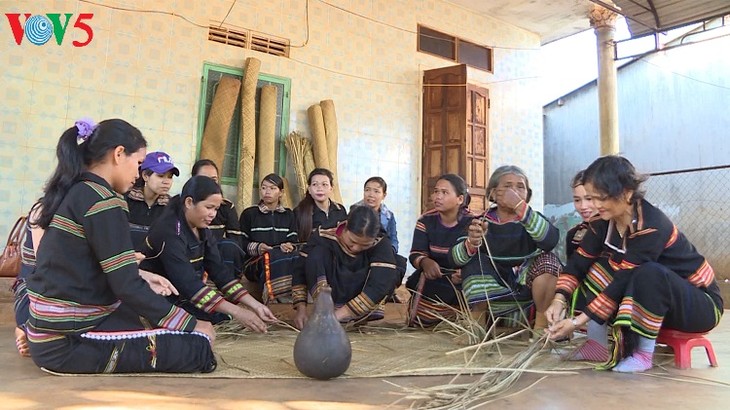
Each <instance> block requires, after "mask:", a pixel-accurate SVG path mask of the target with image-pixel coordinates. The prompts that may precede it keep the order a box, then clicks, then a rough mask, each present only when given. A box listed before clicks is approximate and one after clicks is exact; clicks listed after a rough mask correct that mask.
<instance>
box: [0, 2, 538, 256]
mask: <svg viewBox="0 0 730 410" xmlns="http://www.w3.org/2000/svg"><path fill="white" fill-rule="evenodd" d="M98 2H100V3H105V4H107V5H112V6H116V7H123V8H133V9H147V10H158V11H164V12H171V13H175V14H177V15H180V16H184V17H185V18H186V19H188V20H190V21H192V22H194V23H196V24H200V25H202V26H207V24H209V22H210V21H211V20H216V21H220V20H221V19H222V18H223V16H225V15H226V13H227V11H228V9H229V7H230V5H231V1H230V0H225V1H224V0H208V1H195V0H177V1H172V0H165V1H151V0H147V1H121V0H117V1H105V0H99V1H98ZM14 3H19V4H12V5H10V4H8V2H3V3H0V7H2V10H0V11H1V12H2V13H10V12H21V13H25V12H28V13H32V14H45V13H50V12H67V13H74V17H73V18H72V19H74V18H75V16H76V15H77V14H78V13H81V12H87V13H94V17H93V19H92V20H90V26H91V27H92V28H93V30H94V39H93V41H92V42H91V43H90V44H89V45H88V46H86V47H82V48H75V47H73V46H72V45H71V41H72V40H74V39H77V40H78V39H83V38H82V37H83V35H82V34H81V33H80V31H74V30H73V29H71V30H69V32H68V33H67V38H66V39H65V40H64V43H63V44H62V45H61V46H58V45H56V43H55V42H54V40H53V39H51V41H50V42H49V43H47V44H45V45H43V46H35V45H32V44H30V43H29V42H28V41H27V40H24V42H23V44H22V45H21V46H18V45H16V44H15V42H14V40H13V37H12V34H11V33H10V30H9V28H8V26H7V21H6V20H5V19H4V16H3V19H0V63H2V67H3V68H2V83H1V85H0V99H2V108H0V133H1V134H0V168H1V169H2V172H0V179H2V183H1V184H0V237H5V236H6V234H7V231H8V230H9V228H10V224H12V222H13V221H14V220H15V217H16V216H17V215H18V214H20V213H21V212H23V211H25V210H27V208H28V207H29V206H30V205H31V204H32V202H33V200H34V199H35V198H36V197H38V195H39V193H40V189H41V187H42V185H43V183H44V181H45V180H46V178H47V177H48V176H49V173H50V171H51V170H52V169H53V167H54V165H55V153H54V150H55V144H56V141H57V139H58V137H59V136H60V134H61V132H62V131H63V130H64V129H65V128H67V127H69V126H70V125H72V124H73V122H74V120H75V119H77V118H78V117H80V116H91V117H93V118H98V119H104V118H110V117H120V118H124V119H126V120H128V121H130V122H131V123H132V124H134V125H136V126H137V127H139V128H140V129H141V130H142V131H143V133H144V134H145V136H146V137H147V139H148V141H149V143H150V149H154V150H164V151H167V152H168V153H170V154H171V155H172V156H173V159H174V160H175V162H176V164H177V165H178V166H179V167H180V169H181V170H187V169H189V168H190V165H191V164H192V162H193V160H194V157H195V147H196V139H197V135H196V134H197V131H196V130H197V117H198V114H197V110H198V99H199V94H200V78H201V71H202V65H203V62H204V61H207V62H212V63H216V64H223V65H229V66H238V67H240V66H242V65H243V62H244V60H245V58H246V57H256V58H258V59H260V60H261V62H262V64H261V71H262V72H265V73H269V74H273V75H277V76H282V77H288V78H290V79H291V80H292V89H291V91H292V93H291V94H292V95H291V124H290V127H289V128H290V130H301V131H307V130H308V125H307V115H306V110H307V107H309V106H310V105H311V104H314V103H316V102H319V101H320V100H323V99H332V100H334V101H335V106H336V111H337V119H338V124H339V136H340V138H339V164H338V169H337V173H338V175H339V179H340V184H341V189H342V194H343V199H344V202H345V203H346V205H349V204H350V203H352V202H355V201H357V200H359V199H360V196H361V192H362V184H363V182H364V181H365V179H366V178H368V177H370V176H372V175H380V176H382V177H384V178H385V179H386V181H388V184H389V189H388V194H389V195H388V198H387V200H386V203H387V204H388V206H389V207H390V208H391V209H392V210H393V211H394V212H395V213H396V216H397V218H398V226H399V234H400V240H401V249H400V253H401V254H407V252H408V249H409V248H410V239H411V235H412V231H413V226H414V225H415V220H416V218H417V216H418V210H419V198H420V167H421V141H420V138H421V137H420V128H421V100H420V98H421V89H420V86H419V82H420V81H421V77H422V71H423V70H426V69H431V68H437V67H443V66H448V65H452V63H451V62H449V61H446V60H442V59H439V58H436V57H432V56H428V55H426V54H422V53H418V52H416V35H415V30H416V25H417V24H418V23H421V24H424V25H427V26H429V27H433V28H436V29H439V30H442V31H444V32H448V33H451V34H455V35H458V36H460V37H462V38H466V39H469V40H472V41H475V42H477V43H482V44H487V45H494V46H498V47H500V48H495V52H494V60H495V70H494V73H493V74H490V73H485V72H479V71H477V70H470V77H471V78H472V81H473V82H474V83H477V84H480V85H482V86H484V87H486V88H488V89H489V92H490V97H491V110H490V113H489V120H490V129H489V132H490V141H491V145H490V150H491V153H492V156H491V159H492V162H491V168H492V169H494V168H495V167H496V166H499V165H502V164H506V163H514V164H518V165H521V166H522V167H524V168H525V170H526V171H527V173H528V175H530V176H531V177H532V178H531V181H530V182H531V184H532V186H533V190H534V192H535V197H534V199H533V202H534V203H535V204H537V205H538V206H540V205H541V204H542V121H541V118H542V117H541V116H542V114H541V107H540V104H539V102H538V100H537V98H536V94H537V93H536V92H535V90H536V88H537V86H538V85H539V80H538V78H537V76H538V75H539V71H538V67H537V66H538V61H539V58H538V57H539V50H538V49H539V38H538V36H537V35H535V34H532V33H529V32H526V31H524V30H521V29H519V28H516V27H514V26H510V25H508V24H505V23H502V22H500V21H498V20H495V19H492V18H489V17H486V16H480V15H476V14H473V13H471V12H469V11H467V10H465V9H461V8H459V7H456V6H454V5H452V4H451V3H448V2H445V1H441V0H327V1H326V2H325V1H321V0H310V1H309V27H310V31H309V40H308V42H307V44H306V46H304V47H295V48H292V51H291V58H290V59H287V58H281V57H274V56H269V55H266V54H261V53H258V52H253V51H249V50H243V49H240V48H235V47H231V46H225V45H221V44H218V43H213V42H209V41H208V40H207V29H206V28H205V27H197V26H196V25H194V24H191V23H190V22H187V21H185V20H184V19H182V18H180V17H175V16H173V15H170V14H159V13H142V12H131V11H123V10H118V9H111V8H108V7H102V6H97V5H92V4H89V3H83V2H73V1H56V2H52V1H48V2H14ZM327 3H330V4H327ZM305 4H306V2H305V0H266V1H255V0H239V1H237V2H236V4H235V7H234V8H233V10H232V11H231V13H230V15H229V16H228V18H227V20H226V24H231V25H233V26H239V27H245V28H248V29H253V30H256V31H260V32H264V33H267V34H271V35H274V36H278V37H285V38H289V39H290V40H291V42H292V44H293V45H302V44H303V43H304V41H305V39H306V37H307V31H306V24H305ZM332 5H336V6H337V7H340V8H343V9H346V10H348V11H350V12H351V13H348V12H345V11H343V10H340V9H338V8H336V7H333V6H332ZM358 15H360V16H358ZM72 22H73V20H72ZM307 133H308V131H307ZM183 173H184V174H187V173H186V172H183ZM175 184H176V186H175V187H174V188H173V191H177V190H179V189H180V188H181V187H182V184H183V179H182V178H180V179H179V180H176V182H175Z"/></svg>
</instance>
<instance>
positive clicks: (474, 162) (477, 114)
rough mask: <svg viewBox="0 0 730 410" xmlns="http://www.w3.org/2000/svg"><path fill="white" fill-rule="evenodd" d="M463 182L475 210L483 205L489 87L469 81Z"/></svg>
mask: <svg viewBox="0 0 730 410" xmlns="http://www.w3.org/2000/svg"><path fill="white" fill-rule="evenodd" d="M466 104H467V108H466V175H465V177H466V183H467V185H469V194H470V195H471V204H470V205H469V208H471V209H472V210H475V211H482V210H485V209H486V207H487V204H488V203H487V182H488V179H489V175H488V174H489V138H488V135H489V133H488V130H489V127H488V125H489V124H488V121H489V117H488V115H487V113H488V112H489V91H488V90H487V89H486V88H482V87H477V86H475V85H472V84H469V85H467V87H466Z"/></svg>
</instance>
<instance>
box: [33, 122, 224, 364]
mask: <svg viewBox="0 0 730 410" xmlns="http://www.w3.org/2000/svg"><path fill="white" fill-rule="evenodd" d="M146 145H147V143H146V141H145V139H144V137H143V136H142V133H140V131H139V130H138V129H136V128H134V127H133V126H131V125H130V124H128V123H127V122H125V121H123V120H118V119H113V120H106V121H102V122H101V123H99V124H98V126H97V125H95V124H93V123H91V122H89V121H78V122H77V123H76V125H75V126H74V127H71V128H69V129H68V130H66V131H65V132H64V133H63V135H62V136H61V138H60V140H59V142H58V147H57V149H56V155H57V157H58V166H57V168H56V170H55V172H54V174H53V176H52V177H51V179H50V180H49V181H48V183H47V184H46V187H45V190H44V195H43V198H42V199H41V207H42V209H41V211H40V216H39V217H38V220H37V223H38V226H39V227H40V228H41V229H44V230H45V233H44V235H43V240H42V242H41V243H42V246H41V247H40V251H39V252H38V254H37V259H36V269H35V271H34V272H33V274H31V275H29V277H28V282H27V284H28V299H29V309H30V318H29V319H28V322H27V328H26V332H27V336H28V344H29V347H30V353H31V357H32V358H33V361H34V362H35V363H36V364H37V365H38V366H39V367H43V368H46V369H49V370H53V371H57V372H65V373H138V372H175V373H184V372H201V371H202V372H210V371H213V370H214V369H215V365H216V362H215V358H214V357H213V351H212V349H211V343H212V342H213V338H214V336H215V332H214V330H213V327H212V326H211V324H210V323H208V322H203V321H197V320H196V319H195V317H193V316H191V315H189V314H188V313H187V312H185V310H183V309H181V308H178V307H176V306H174V305H171V304H170V303H169V302H168V301H166V300H165V298H163V297H160V296H158V295H156V294H155V293H154V292H153V291H152V290H151V289H150V287H149V286H148V284H147V283H145V281H144V280H143V279H142V278H141V277H140V275H139V273H138V267H137V262H136V260H135V254H134V249H133V247H132V241H131V237H130V234H129V222H128V220H127V216H126V209H127V206H126V202H125V201H124V200H123V199H122V198H121V195H122V194H124V193H125V192H126V191H128V190H129V189H130V188H131V187H132V185H133V184H134V181H135V179H136V178H137V176H138V175H139V174H138V167H139V164H140V163H141V162H142V161H143V159H144V157H145V151H146V148H145V147H146Z"/></svg>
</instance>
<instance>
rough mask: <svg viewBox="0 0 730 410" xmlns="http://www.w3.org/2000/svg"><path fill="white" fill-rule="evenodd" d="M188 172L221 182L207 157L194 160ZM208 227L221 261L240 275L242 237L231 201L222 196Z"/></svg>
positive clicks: (214, 165) (214, 166) (241, 269)
mask: <svg viewBox="0 0 730 410" xmlns="http://www.w3.org/2000/svg"><path fill="white" fill-rule="evenodd" d="M190 174H191V176H196V175H203V176H206V177H208V178H211V179H212V180H213V181H215V182H216V184H218V185H220V183H221V182H220V177H219V175H218V166H217V165H216V164H215V162H213V161H211V160H209V159H201V160H198V161H196V162H195V164H193V169H192V171H191V173H190ZM208 229H210V231H211V232H212V233H213V238H215V240H216V243H217V244H218V251H219V252H220V254H221V258H222V259H223V263H225V264H226V265H227V266H228V267H229V268H230V269H232V270H233V273H234V274H235V275H236V276H241V272H242V271H243V259H244V257H243V251H242V248H241V244H242V243H243V238H242V236H241V226H240V225H239V223H238V213H237V211H236V209H235V207H234V205H233V202H231V201H229V200H227V199H226V198H223V201H222V202H221V207H220V208H218V212H217V213H216V214H215V218H213V222H211V223H210V226H209V227H208Z"/></svg>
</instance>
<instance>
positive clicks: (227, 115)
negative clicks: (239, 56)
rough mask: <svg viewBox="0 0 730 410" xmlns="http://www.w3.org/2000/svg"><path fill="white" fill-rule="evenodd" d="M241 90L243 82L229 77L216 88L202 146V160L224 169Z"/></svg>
mask: <svg viewBox="0 0 730 410" xmlns="http://www.w3.org/2000/svg"><path fill="white" fill-rule="evenodd" d="M240 90H241V81H240V80H238V79H237V78H233V77H230V76H227V75H224V76H223V77H221V79H220V81H219V82H218V86H217V87H216V91H215V96H213V104H212V106H211V107H210V113H208V119H207V120H206V122H205V130H204V131H203V140H202V142H201V144H200V158H201V159H203V158H205V159H209V160H211V161H213V162H215V164H216V165H218V167H219V168H221V169H223V158H224V157H225V153H226V143H227V142H228V130H229V129H230V128H231V119H232V118H233V110H235V109H236V100H238V94H239V91H240Z"/></svg>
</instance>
